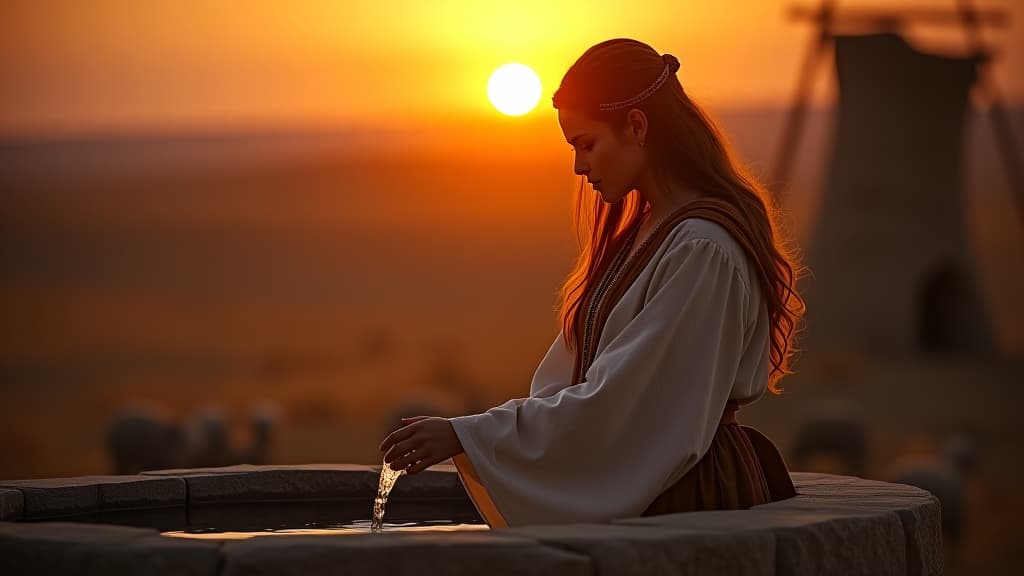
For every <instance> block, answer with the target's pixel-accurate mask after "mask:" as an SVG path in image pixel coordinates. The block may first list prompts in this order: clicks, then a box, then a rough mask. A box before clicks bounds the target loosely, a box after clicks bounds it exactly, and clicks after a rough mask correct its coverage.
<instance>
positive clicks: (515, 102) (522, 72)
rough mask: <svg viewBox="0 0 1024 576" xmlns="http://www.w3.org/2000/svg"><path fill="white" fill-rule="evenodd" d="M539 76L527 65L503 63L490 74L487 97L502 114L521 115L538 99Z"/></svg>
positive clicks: (532, 107)
mask: <svg viewBox="0 0 1024 576" xmlns="http://www.w3.org/2000/svg"><path fill="white" fill-rule="evenodd" d="M540 92H541V86H540V78H539V77H537V73H536V72H534V71H533V70H532V69H531V68H530V67H529V66H526V65H524V64H518V63H512V64H505V65H504V66H502V67H500V68H498V69H497V70H495V71H494V74H491V79H490V80H489V81H488V82H487V97H488V98H490V100H491V104H494V107H495V108H497V109H498V111H499V112H501V113H502V114H507V115H508V116H522V115H523V114H526V113H527V112H529V111H530V110H533V109H534V108H535V107H536V106H537V102H539V101H540Z"/></svg>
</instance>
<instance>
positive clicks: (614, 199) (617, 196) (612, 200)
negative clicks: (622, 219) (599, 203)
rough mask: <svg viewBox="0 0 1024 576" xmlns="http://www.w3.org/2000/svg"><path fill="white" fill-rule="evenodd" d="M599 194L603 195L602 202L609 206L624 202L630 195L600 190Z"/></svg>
mask: <svg viewBox="0 0 1024 576" xmlns="http://www.w3.org/2000/svg"><path fill="white" fill-rule="evenodd" d="M597 193H598V194H600V195H601V200H604V201H605V203H607V204H618V203H619V202H622V200H623V199H624V198H625V197H626V195H627V194H628V192H627V193H626V194H622V193H619V192H615V191H609V190H598V191H597Z"/></svg>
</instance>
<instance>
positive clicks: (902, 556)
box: [0, 465, 942, 576]
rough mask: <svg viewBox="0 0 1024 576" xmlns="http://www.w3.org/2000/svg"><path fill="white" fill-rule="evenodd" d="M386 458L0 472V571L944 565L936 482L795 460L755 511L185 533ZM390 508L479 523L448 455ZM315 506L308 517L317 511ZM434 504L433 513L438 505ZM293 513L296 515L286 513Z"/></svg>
mask: <svg viewBox="0 0 1024 576" xmlns="http://www.w3.org/2000/svg"><path fill="white" fill-rule="evenodd" d="M378 470H379V469H375V468H373V467H369V466H354V465H308V466H259V467H256V466H232V467H227V468H215V469H198V470H168V471H158V472H147V473H144V474H142V475H139V476H83V477H77V478H60V479H46V480H18V481H0V574H4V575H9V576H13V575H18V574H111V575H117V574H152V575H162V574H194V575H204V576H205V575H209V576H213V575H220V574H224V575H243V574H246V575H247V574H252V575H258V574H317V575H330V574H360V575H363V576H366V575H369V574H415V575H417V576H424V575H428V574H553V575H554V574H558V575H574V574H581V575H582V574H587V575H590V574H757V575H772V574H779V575H783V574H787V575H788V574H795V575H803V574H807V575H819V574H844V575H845V574H865V575H867V574H870V575H887V574H892V575H904V574H909V575H914V576H917V575H931V574H941V572H942V549H941V536H940V524H939V504H938V501H937V500H936V499H935V498H934V497H933V496H931V495H930V494H929V493H927V492H925V491H923V490H920V489H918V488H913V487H910V486H905V485H901V484H890V483H884V482H876V481H871V480H864V479H861V478H853V477H847V476H834V475H826V474H809V473H794V474H793V480H794V483H795V484H796V486H797V491H798V493H799V495H798V496H797V497H795V498H792V499H790V500H786V501H783V502H776V503H772V504H767V505H764V506H757V507H755V508H752V509H750V510H740V511H721V512H694V513H686V514H672V515H666V516H657V517H648V518H632V519H623V520H619V521H616V522H612V523H608V524H566V525H551V526H532V527H519V528H511V529H503V530H489V531H487V530H484V531H464V532H463V531H458V532H440V531H437V532H434V531H426V532H415V533H393V534H357V535H338V536H333V535H332V536H273V537H258V538H252V539H248V540H191V539H180V538H171V537H167V536H163V535H161V533H160V532H161V530H169V529H180V528H181V527H183V526H186V525H188V526H204V525H215V526H223V527H227V528H230V524H231V523H233V522H238V523H240V524H244V523H246V522H247V521H249V520H251V518H250V517H251V516H253V511H255V510H264V509H266V507H267V506H270V507H272V508H273V510H274V511H275V514H284V515H285V516H286V517H288V515H289V514H291V517H293V519H300V518H301V517H304V518H310V517H313V518H314V519H315V518H317V516H316V515H317V514H320V513H322V512H323V511H324V510H334V511H336V512H337V511H342V512H343V511H344V510H348V509H355V508H358V509H360V510H361V509H362V508H363V507H365V509H366V513H365V514H364V515H363V517H366V516H368V515H369V507H370V505H371V502H372V499H373V496H374V495H375V493H376V488H377V474H378ZM393 508H395V509H398V510H404V513H405V514H407V515H414V514H427V515H428V516H429V515H433V516H436V515H438V514H440V515H441V516H443V517H446V518H449V519H452V520H455V521H459V522H473V521H479V520H478V516H477V515H476V513H475V510H473V508H472V504H471V503H470V502H469V500H468V498H467V497H466V494H465V492H464V491H463V489H462V486H461V484H460V483H459V480H458V477H457V476H456V474H455V472H454V470H453V468H452V467H450V466H436V467H434V468H432V469H430V470H427V471H426V472H423V473H421V474H418V475H416V476H403V477H402V478H400V479H399V480H398V483H397V484H396V485H395V489H394V492H392V501H389V507H388V516H389V517H390V516H391V515H392V510H393ZM310 515H312V516H310ZM433 516H431V517H433ZM291 517H289V518H290V519H292V518H291Z"/></svg>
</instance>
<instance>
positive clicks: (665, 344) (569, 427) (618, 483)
mask: <svg viewBox="0 0 1024 576" xmlns="http://www.w3.org/2000/svg"><path fill="white" fill-rule="evenodd" d="M656 266H657V268H656V269H655V271H654V274H653V276H652V280H651V285H650V287H649V288H648V291H647V294H646V297H645V301H644V305H643V307H642V308H641V309H640V311H639V312H638V313H637V314H636V315H635V316H634V317H633V318H632V320H630V321H629V323H628V324H627V325H626V326H625V327H624V328H623V329H622V330H621V331H619V332H618V334H616V336H615V337H614V338H612V339H611V341H609V342H607V343H604V342H602V345H603V347H602V348H600V349H599V350H598V355H597V357H596V358H595V359H594V362H593V363H592V364H591V366H590V368H589V369H588V370H587V372H586V374H585V380H584V381H583V382H581V383H579V384H576V385H573V386H568V387H565V388H563V389H561V390H560V391H559V392H557V393H555V394H553V395H551V396H547V397H530V398H526V399H523V400H517V401H509V402H506V403H505V404H502V405H501V406H497V407H495V408H492V409H490V410H488V411H487V412H485V413H483V414H475V415H471V416H463V417H458V418H453V419H452V425H453V427H454V429H455V432H456V434H457V435H458V436H459V440H460V441H461V442H462V446H463V448H464V449H465V453H466V456H467V457H468V458H469V459H470V461H471V462H472V464H473V466H474V467H475V469H476V471H477V473H478V474H479V477H480V480H481V482H482V483H483V485H484V486H485V487H486V489H487V491H488V493H489V495H490V497H491V498H492V499H493V501H494V503H495V504H496V506H497V508H498V509H499V510H500V512H501V514H502V515H503V516H504V517H505V519H506V520H507V521H508V523H509V525H511V526H518V525H524V524H539V523H565V522H601V521H608V520H611V519H614V518H622V517H632V516H639V515H640V514H641V513H642V512H643V511H644V510H645V509H646V507H647V506H648V505H650V503H651V502H652V501H653V500H654V499H655V498H656V497H657V496H658V495H659V494H660V493H661V492H662V491H663V490H664V489H665V488H666V487H667V486H668V485H669V484H670V483H671V482H673V481H675V480H676V479H678V478H680V477H681V476H682V475H683V474H684V473H685V472H686V471H687V470H689V469H690V468H692V467H693V465H694V464H696V462H697V461H698V460H699V459H700V457H701V456H702V455H703V454H704V453H705V452H706V451H707V449H708V447H709V446H710V444H711V439H712V438H713V436H714V434H715V431H716V429H717V426H718V421H719V419H720V417H721V415H722V411H723V409H724V407H725V403H726V401H727V400H728V397H729V393H730V390H731V388H732V383H733V380H734V378H735V376H736V373H737V368H738V365H739V363H740V357H741V355H742V351H743V346H744V332H745V330H744V326H745V325H746V321H745V310H746V307H747V304H748V302H747V300H748V298H749V291H748V290H747V288H746V285H745V283H744V282H743V279H742V278H741V277H740V275H739V271H738V269H737V267H736V265H735V264H734V263H733V262H732V261H731V260H730V258H729V256H728V254H727V253H726V252H725V250H724V249H723V248H722V247H721V246H720V245H718V244H717V243H715V242H714V241H712V240H709V239H705V238H696V239H688V240H685V241H682V242H679V243H677V244H674V245H672V246H670V247H669V248H668V250H667V251H666V253H665V255H664V256H663V257H662V258H661V259H660V260H659V261H658V262H657V265H656ZM613 313H614V311H613Z"/></svg>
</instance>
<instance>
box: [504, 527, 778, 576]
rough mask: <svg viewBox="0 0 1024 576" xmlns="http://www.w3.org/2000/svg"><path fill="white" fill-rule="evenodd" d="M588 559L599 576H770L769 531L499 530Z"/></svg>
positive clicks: (772, 544) (772, 564)
mask: <svg viewBox="0 0 1024 576" xmlns="http://www.w3.org/2000/svg"><path fill="white" fill-rule="evenodd" d="M495 533H496V534H512V535H516V536H522V537H526V538H532V539H534V540H537V541H539V542H541V543H543V544H546V545H548V546H553V547H556V548H561V549H564V550H568V551H571V552H574V553H578V554H583V555H585V556H588V557H589V558H590V559H591V560H592V561H593V562H594V567H595V569H596V573H597V574H645V575H666V576H668V575H677V574H716V575H749V576H772V575H773V574H775V542H774V540H773V538H772V535H771V533H769V532H768V531H739V532H714V533H709V532H701V531H693V530H687V529H676V528H675V527H672V526H662V525H657V526H635V525H634V526H629V525H619V524H562V525H550V526H530V527H523V528H510V529H505V530H498V531H496V532H495Z"/></svg>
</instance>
